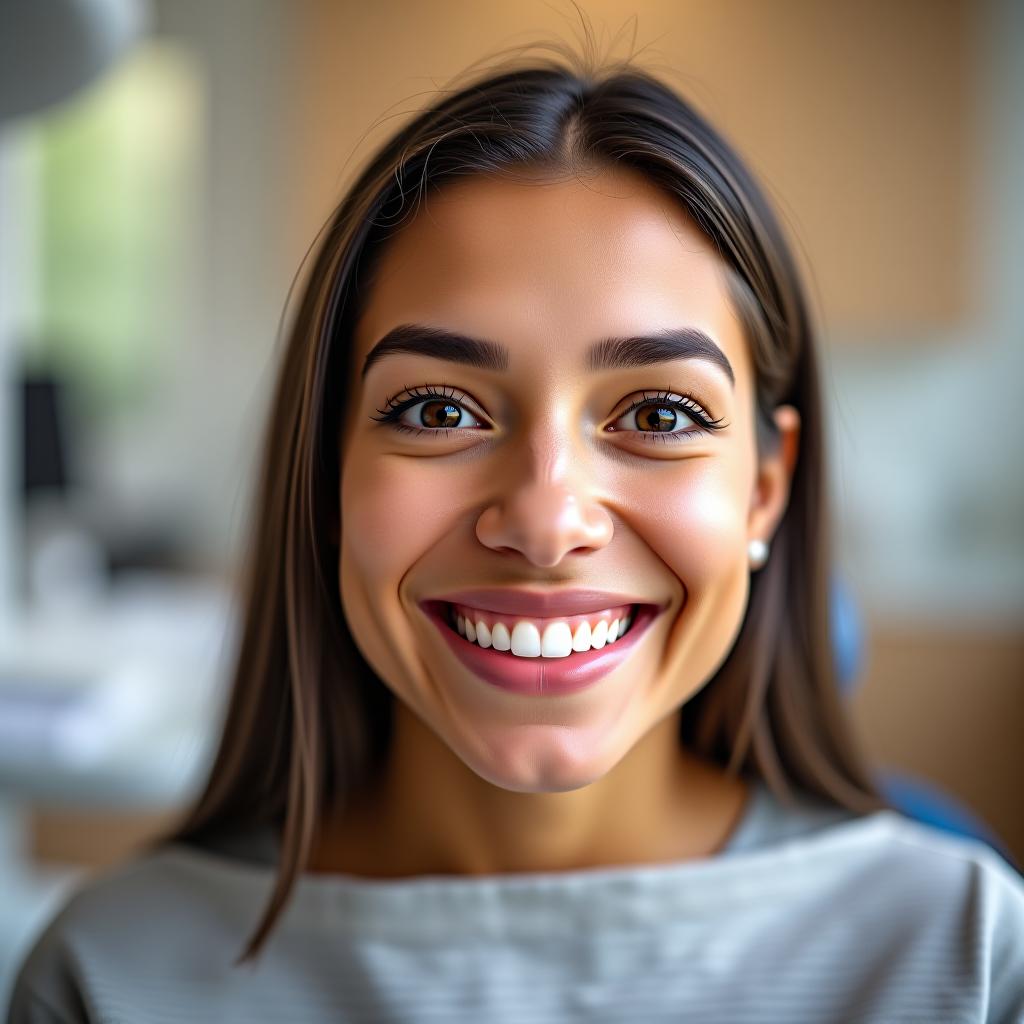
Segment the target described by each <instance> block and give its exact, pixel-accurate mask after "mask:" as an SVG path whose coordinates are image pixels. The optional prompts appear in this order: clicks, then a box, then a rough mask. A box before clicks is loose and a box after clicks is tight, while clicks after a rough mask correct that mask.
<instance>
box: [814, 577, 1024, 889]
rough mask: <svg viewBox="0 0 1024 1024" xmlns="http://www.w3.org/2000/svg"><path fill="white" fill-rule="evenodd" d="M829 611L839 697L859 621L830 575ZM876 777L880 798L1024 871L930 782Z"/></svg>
mask: <svg viewBox="0 0 1024 1024" xmlns="http://www.w3.org/2000/svg"><path fill="white" fill-rule="evenodd" d="M830 615H831V620H832V637H833V647H834V655H835V663H836V675H837V677H838V682H839V688H840V690H841V692H842V694H843V696H844V697H846V698H849V697H850V696H851V694H852V693H853V691H854V690H855V689H856V688H857V685H858V683H859V682H860V679H861V670H862V669H863V667H864V648H865V642H864V624H863V620H862V618H861V615H860V611H859V609H858V607H857V602H856V600H855V599H854V597H853V594H852V593H851V592H850V589H849V588H848V587H847V586H846V584H845V583H843V581H842V579H840V578H839V577H838V576H836V575H834V576H833V577H832V583H831V594H830ZM876 782H877V783H878V787H879V789H880V790H881V791H882V793H883V795H884V796H885V797H886V799H887V800H888V801H889V802H890V803H891V804H892V805H893V806H894V807H896V808H898V809H899V810H900V811H902V812H903V813H904V814H906V815H907V816H908V817H910V818H913V819H915V820H916V821H920V822H923V823H924V824H926V825H931V826H933V827H934V828H938V829H941V830H942V831H944V832H950V833H952V834H953V835H960V836H968V837H969V838H972V839H980V840H981V841H982V842H983V843H987V844H988V845H989V846H991V847H992V848H993V849H994V850H996V852H997V853H999V855H1000V856H1001V857H1002V858H1003V859H1004V860H1005V861H1006V862H1007V863H1008V864H1011V865H1012V866H1013V867H1014V868H1015V869H1016V870H1017V871H1020V872H1021V873H1024V869H1022V866H1021V865H1020V864H1018V863H1017V862H1016V861H1015V860H1014V858H1013V856H1012V855H1011V854H1010V851H1009V850H1008V849H1007V847H1006V846H1005V844H1004V843H1003V842H1002V841H1001V840H1000V839H999V837H998V836H997V835H996V834H995V833H994V832H993V831H992V829H991V828H990V827H989V826H988V825H986V824H985V823H984V822H983V821H982V820H981V819H980V818H979V817H978V816H977V815H976V814H974V813H973V812H972V811H970V810H968V809H967V808H966V807H965V806H964V805H963V804H962V803H960V802H959V801H957V800H955V799H954V798H953V797H951V796H949V795H948V794H946V793H943V792H942V790H941V789H940V788H939V787H938V786H936V785H935V784H934V783H931V782H927V781H925V780H924V779H920V778H916V777H915V776H913V775H910V774H908V773H906V772H896V771H883V772H881V773H880V774H879V775H878V777H877V778H876Z"/></svg>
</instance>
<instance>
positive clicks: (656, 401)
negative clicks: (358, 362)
mask: <svg viewBox="0 0 1024 1024" xmlns="http://www.w3.org/2000/svg"><path fill="white" fill-rule="evenodd" d="M423 387H424V388H425V389H426V390H424V391H420V390H418V389H417V388H413V387H408V386H406V387H405V388H404V389H403V390H402V391H399V392H398V393H397V394H395V395H392V396H390V397H389V398H387V399H386V400H385V403H384V404H385V408H383V409H378V410H377V412H379V413H380V414H381V415H380V416H372V417H370V418H371V419H374V420H377V421H378V422H381V423H386V424H388V425H389V426H391V427H393V428H394V429H395V430H400V431H402V432H403V433H408V434H441V433H443V434H444V435H445V437H447V436H448V434H449V433H450V428H448V427H435V428H433V429H430V428H427V427H411V426H409V424H408V423H402V422H400V421H399V416H401V415H402V413H403V412H405V410H406V409H409V408H412V406H414V405H419V404H420V403H421V402H424V401H429V400H435V401H436V400H440V401H446V402H452V403H453V404H455V405H460V406H461V405H462V401H463V400H464V399H465V396H462V398H461V399H460V398H457V397H456V394H457V393H456V391H455V389H454V388H450V389H446V387H442V388H440V389H438V390H434V389H433V388H432V387H431V386H430V385H426V384H424V385H423ZM406 393H408V394H409V395H410V396H411V397H409V398H408V399H406V400H404V401H401V402H399V401H397V399H398V396H399V395H403V394H406ZM673 394H675V393H674V392H671V391H661V392H658V393H657V394H655V395H654V396H653V397H652V396H649V395H648V394H647V393H646V392H644V397H643V398H639V399H637V400H636V401H635V402H634V403H633V404H632V405H630V406H629V408H628V409H624V410H623V411H622V412H621V413H620V414H619V416H617V417H616V419H621V418H622V417H623V416H625V415H627V414H628V413H631V412H632V411H633V410H634V409H639V408H640V407H641V406H645V405H657V406H661V407H664V408H669V409H679V410H681V411H682V412H684V413H686V414H687V415H688V416H689V417H690V418H691V419H694V420H696V422H697V423H698V424H699V426H698V427H697V429H696V430H687V431H683V432H681V433H674V432H673V433H667V432H665V431H660V430H633V431H628V433H633V434H638V435H639V436H640V439H641V440H642V441H646V442H648V443H649V444H655V443H656V444H664V443H668V442H676V441H684V440H689V439H692V438H694V437H702V436H705V435H706V434H709V433H711V432H712V431H715V430H721V429H722V428H723V427H725V426H728V424H727V423H723V422H722V418H721V417H719V418H718V419H712V418H711V417H710V416H709V415H708V414H707V412H705V410H704V408H703V407H702V406H701V405H699V404H698V403H697V402H695V401H694V400H693V399H692V398H690V396H689V395H679V394H675V397H671V396H672V395H673ZM466 411H467V412H468V411H469V410H466ZM471 415H472V413H471Z"/></svg>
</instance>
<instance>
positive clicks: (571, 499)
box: [476, 446, 612, 568]
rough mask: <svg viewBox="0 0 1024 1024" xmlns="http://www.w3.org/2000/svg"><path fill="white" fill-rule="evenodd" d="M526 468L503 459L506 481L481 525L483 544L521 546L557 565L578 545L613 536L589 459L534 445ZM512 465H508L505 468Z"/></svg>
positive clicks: (593, 545) (539, 561)
mask: <svg viewBox="0 0 1024 1024" xmlns="http://www.w3.org/2000/svg"><path fill="white" fill-rule="evenodd" d="M523 461H524V462H525V468H523V469H520V470H518V471H517V469H515V468H514V467H515V462H516V460H514V459H511V458H510V459H509V460H508V462H506V463H504V464H503V472H502V475H503V476H505V478H506V483H505V484H504V485H503V486H502V489H501V494H500V497H499V498H497V499H496V500H495V501H493V502H491V503H490V504H488V506H487V508H485V509H484V511H483V512H482V513H481V515H480V517H479V519H478V520H477V525H476V534H477V537H478V539H479V540H480V542H481V543H482V544H485V545H487V547H490V548H493V549H494V550H496V551H503V550H513V551H519V552H520V553H521V554H522V555H523V556H524V557H526V558H527V559H529V561H531V562H533V563H534V564H536V565H538V566H543V567H545V568H551V567H552V566H555V565H558V563H559V562H561V561H562V559H563V558H564V557H565V555H566V554H568V553H570V552H574V551H586V550H589V549H593V550H598V549H600V548H603V547H604V546H605V545H606V544H608V542H609V541H610V540H611V538H612V521H611V517H610V515H609V514H608V511H607V509H605V508H604V507H603V506H602V505H601V504H600V502H599V501H597V500H595V497H594V494H593V490H592V488H591V487H590V486H589V485H588V481H587V473H586V468H585V467H586V460H584V459H578V458H574V457H573V456H572V453H571V452H570V450H569V449H568V448H567V447H565V446H561V447H560V448H559V449H558V450H555V451H551V449H548V452H547V453H538V452H537V451H536V449H533V450H531V451H530V452H529V453H528V455H527V456H526V458H525V459H524V460H523ZM506 467H507V469H506Z"/></svg>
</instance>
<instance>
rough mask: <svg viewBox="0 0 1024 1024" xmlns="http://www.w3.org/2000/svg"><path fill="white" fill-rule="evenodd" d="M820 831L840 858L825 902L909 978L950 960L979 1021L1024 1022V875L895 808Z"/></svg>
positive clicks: (948, 966)
mask: <svg viewBox="0 0 1024 1024" xmlns="http://www.w3.org/2000/svg"><path fill="white" fill-rule="evenodd" d="M820 835H821V839H822V843H821V848H820V850H819V852H820V854H822V855H823V857H822V858H820V859H821V860H822V861H823V862H827V861H828V860H829V858H830V855H831V854H838V855H839V858H838V860H839V861H841V866H840V865H839V864H838V863H835V864H833V867H835V869H836V870H835V871H834V873H833V874H832V876H831V889H829V888H828V887H826V894H827V900H826V901H827V902H828V903H829V904H830V905H831V906H832V907H833V908H835V909H836V910H839V911H841V912H842V915H843V917H844V919H845V920H844V925H845V926H846V927H847V928H849V929H850V930H851V931H852V932H855V933H857V934H859V935H861V936H866V935H870V936H871V937H872V942H873V943H874V944H875V945H876V947H877V949H878V952H879V953H880V954H881V955H882V958H883V960H886V961H888V962H889V963H892V964H895V963H899V964H902V965H903V966H904V967H905V968H906V970H907V972H909V974H908V976H910V975H912V974H913V972H914V971H915V970H919V969H921V970H923V969H925V968H934V967H936V966H937V965H939V964H943V965H944V968H943V970H944V973H945V971H946V970H948V972H949V975H950V977H951V979H953V980H954V981H955V983H956V985H957V986H958V987H959V988H960V989H961V990H966V989H968V988H973V989H974V990H975V995H976V999H977V1004H976V1005H977V1008H978V1010H979V1012H981V1013H982V1014H983V1015H982V1016H981V1017H980V1019H982V1020H985V1021H995V1022H999V1024H1003V1022H1011V1021H1012V1022H1021V1021H1024V878H1022V876H1021V875H1020V874H1019V873H1018V872H1017V871H1016V870H1015V869H1014V868H1013V867H1012V866H1011V865H1010V864H1009V863H1007V861H1006V860H1004V859H1003V857H1002V856H1000V854H999V853H997V852H996V851H995V850H993V849H992V848H991V847H990V846H988V845H986V844H985V843H982V842H981V841H979V840H975V839H971V838H967V837H964V836H959V835H954V834H952V833H949V832H945V831H942V830H940V829H938V828H935V827H933V826H930V825H925V824H922V823H920V822H917V821H914V820H912V819H910V818H907V817H905V816H904V815H902V814H899V813H898V812H895V811H881V812H877V813H875V814H871V815H868V816H866V817H863V818H860V819H856V820H854V821H853V822H848V823H844V824H841V825H839V826H837V827H836V828H834V829H832V830H827V831H825V832H823V833H820ZM830 839H834V841H835V845H834V849H830ZM819 895H820V894H819Z"/></svg>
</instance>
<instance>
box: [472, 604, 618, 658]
mask: <svg viewBox="0 0 1024 1024" xmlns="http://www.w3.org/2000/svg"><path fill="white" fill-rule="evenodd" d="M455 621H456V628H457V629H458V631H459V634H460V635H461V636H464V637H466V639H467V640H469V641H470V642H472V643H477V644H479V645H480V646H481V647H485V648H486V647H493V648H494V649H495V650H496V651H509V650H510V651H511V652H512V653H513V654H514V655H516V656H517V657H520V658H540V657H543V658H567V657H568V656H569V655H570V654H572V652H573V651H577V652H580V653H584V652H586V651H589V650H600V649H601V648H602V647H604V645H605V644H613V643H615V641H616V640H618V639H619V638H620V637H622V636H623V635H624V634H625V633H626V631H627V630H628V629H629V627H630V626H631V625H632V624H633V620H632V616H630V615H626V616H623V617H622V618H617V619H613V620H612V621H611V622H608V621H607V620H604V619H602V620H601V621H599V622H598V624H597V625H596V626H594V627H593V628H591V625H590V623H589V622H587V621H583V622H581V623H580V624H579V626H577V627H576V632H575V634H574V633H573V632H572V631H571V630H570V628H569V624H568V623H567V622H552V623H551V624H550V625H548V626H547V627H546V629H545V630H544V635H543V638H542V637H541V634H540V632H539V630H538V629H537V627H536V626H535V625H534V624H533V623H532V622H517V623H516V624H515V625H514V626H513V627H512V633H511V635H510V634H509V631H508V627H507V626H506V625H505V624H504V623H503V622H496V623H494V625H493V626H488V625H487V623H486V622H484V621H482V620H480V621H478V622H474V621H473V620H472V619H470V618H467V617H466V616H463V615H460V614H459V613H456V615H455Z"/></svg>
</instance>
